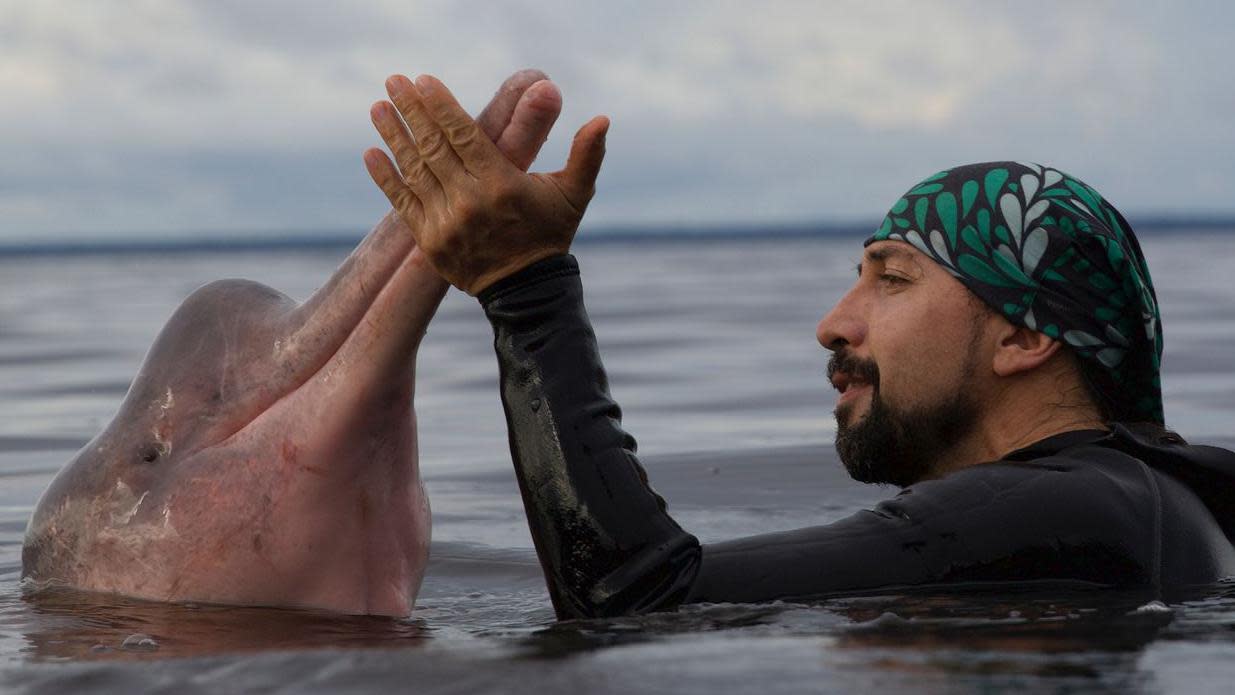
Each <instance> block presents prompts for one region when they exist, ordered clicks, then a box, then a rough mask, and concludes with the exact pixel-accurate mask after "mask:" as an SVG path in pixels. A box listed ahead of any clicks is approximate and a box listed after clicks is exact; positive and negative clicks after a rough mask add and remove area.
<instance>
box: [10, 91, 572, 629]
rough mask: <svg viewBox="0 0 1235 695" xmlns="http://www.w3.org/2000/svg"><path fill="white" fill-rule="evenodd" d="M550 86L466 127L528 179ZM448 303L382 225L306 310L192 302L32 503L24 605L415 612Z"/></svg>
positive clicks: (491, 109)
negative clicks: (432, 404)
mask: <svg viewBox="0 0 1235 695" xmlns="http://www.w3.org/2000/svg"><path fill="white" fill-rule="evenodd" d="M544 80H545V76H544V75H543V74H542V73H539V72H537V71H530V70H525V71H521V72H519V73H516V74H515V75H513V76H512V77H511V78H509V79H508V80H507V81H506V82H505V83H504V84H503V85H502V87H501V88H500V89H499V90H498V93H497V94H496V95H495V96H494V98H493V101H492V102H491V103H490V104H489V106H488V107H487V108H486V109H485V111H484V112H483V113H482V114H481V116H480V117H479V118H478V121H479V122H480V124H481V127H482V128H483V129H484V131H485V133H486V134H488V135H489V137H490V138H492V139H493V140H494V142H496V143H497V144H498V147H499V148H500V149H501V150H502V151H503V152H504V153H505V154H506V155H507V156H508V157H509V158H510V159H511V161H512V162H514V163H515V164H517V165H519V166H521V167H523V168H524V169H526V168H527V167H528V166H529V165H530V164H531V162H532V160H533V159H534V158H535V156H536V154H537V153H538V152H539V150H540V146H541V145H542V144H543V142H544V141H545V138H546V137H547V136H548V132H549V129H550V128H551V127H552V125H553V122H554V120H555V119H556V118H557V115H558V113H559V112H560V110H561V95H560V93H559V92H558V91H557V88H556V87H555V86H553V85H552V83H550V82H548V81H544ZM446 289H447V285H446V283H445V281H443V280H442V279H441V278H439V277H438V275H437V274H436V273H435V272H434V271H433V270H432V268H431V267H430V266H429V265H428V263H427V262H426V260H425V259H424V257H423V256H422V255H421V253H420V252H419V251H418V250H417V249H416V247H415V241H414V240H413V238H412V234H411V231H410V230H409V229H408V228H407V227H406V226H404V224H403V222H402V221H400V219H399V217H398V215H396V214H393V213H391V214H388V215H387V216H386V218H385V219H383V220H382V221H381V222H380V223H379V224H378V225H377V227H376V228H375V229H374V230H373V231H372V232H371V233H370V234H369V235H368V236H367V237H366V238H365V239H364V240H363V241H362V242H361V243H360V245H359V246H358V247H357V248H356V249H355V251H354V252H353V253H352V254H351V255H350V256H349V257H348V258H347V260H346V261H344V263H343V264H342V265H341V266H340V267H339V269H338V270H337V271H336V272H335V273H334V275H333V277H331V278H330V280H329V281H328V282H327V283H326V284H325V285H324V286H322V287H321V288H320V289H319V290H318V291H317V292H316V293H314V294H313V296H312V297H310V298H309V299H308V300H307V301H305V302H304V303H303V304H297V303H296V302H294V301H293V300H291V299H289V298H288V297H287V296H285V295H283V294H281V293H280V292H277V291H275V290H273V289H271V288H269V287H266V286H264V285H261V284H258V283H255V282H249V281H244V280H221V281H217V282H213V283H211V284H208V285H206V286H205V287H202V288H201V289H199V290H197V291H196V292H194V293H193V294H192V295H191V296H189V297H188V298H187V299H186V300H185V301H184V303H183V304H181V305H180V307H179V308H178V309H177V310H176V312H175V313H174V314H173V316H172V317H171V319H170V320H168V322H167V324H166V326H164V328H163V330H162V332H161V333H160V334H159V336H158V338H157V339H156V340H155V342H154V345H153V346H152V347H151V348H150V351H149V353H148V354H147V355H146V359H145V361H144V362H143V364H142V366H141V368H140V370H139V372H138V374H137V376H136V377H135V378H134V380H133V382H132V385H131V386H130V388H129V391H128V394H127V396H126V397H125V399H124V401H123V403H122V404H121V406H120V409H119V411H118V412H117V414H116V416H115V418H114V419H113V420H112V421H111V423H110V424H108V426H107V427H106V428H105V429H104V430H103V431H102V432H101V433H100V434H99V435H98V436H96V437H95V438H94V439H93V440H91V441H90V442H89V443H88V444H87V445H86V446H85V448H83V449H82V450H81V451H80V452H79V453H78V454H77V455H76V456H75V457H74V458H73V459H72V460H71V461H70V462H69V463H68V464H67V465H66V466H65V467H64V468H63V469H62V470H61V471H60V473H59V474H58V475H57V476H56V478H55V479H54V480H53V481H52V483H51V485H50V486H49V487H48V489H47V491H46V492H45V493H44V494H43V496H42V498H41V499H40V500H39V503H38V505H37V507H36V508H35V511H34V514H33V516H32V518H31V520H30V523H29V526H28V529H27V533H26V538H25V543H24V545H23V549H22V575H23V578H24V580H25V582H26V585H27V587H31V588H32V589H34V590H38V589H39V588H40V587H46V586H55V585H60V586H68V587H73V588H76V589H82V590H87V591H99V592H110V593H115V594H122V595H126V596H133V597H139V598H147V599H154V600H159V601H198V602H210V603H227V604H248V605H267V606H293V607H303V608H315V609H325V610H330V611H338V612H344V613H353V614H378V615H392V616H405V615H407V614H408V613H410V612H411V610H412V606H413V604H414V602H415V599H416V594H417V592H418V591H419V589H420V583H421V580H422V578H423V576H424V570H425V563H426V562H427V560H428V553H429V531H430V519H429V501H428V499H427V498H426V496H425V491H424V487H423V485H422V483H421V480H420V474H419V467H418V460H417V448H416V447H417V440H416V422H415V414H414V411H413V407H412V394H413V389H414V374H415V364H416V351H417V348H418V347H419V344H420V340H421V338H422V337H423V336H424V333H425V329H426V326H427V325H428V323H429V320H430V319H431V318H432V317H433V314H434V312H435V311H436V310H437V306H438V304H439V302H440V301H441V299H442V297H443V295H444V294H445V292H446Z"/></svg>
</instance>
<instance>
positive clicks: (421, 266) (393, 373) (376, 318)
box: [336, 252, 450, 382]
mask: <svg viewBox="0 0 1235 695" xmlns="http://www.w3.org/2000/svg"><path fill="white" fill-rule="evenodd" d="M449 287H450V285H448V284H447V283H446V281H445V280H443V279H442V278H441V276H439V275H438V274H437V271H435V270H433V267H432V266H430V265H429V262H428V259H426V258H425V257H424V255H423V254H420V253H416V252H413V253H411V254H409V255H408V256H407V258H405V259H404V260H403V263H402V264H401V265H400V266H399V268H398V270H396V271H395V273H394V275H393V276H392V277H391V280H390V282H389V283H387V285H386V286H385V287H384V288H382V291H381V293H380V294H378V296H377V299H376V300H374V302H373V304H372V306H370V307H369V310H368V311H367V312H366V313H365V315H364V317H363V318H362V319H361V320H360V322H359V323H358V324H357V326H356V330H355V331H353V332H352V334H351V335H350V336H349V337H348V339H347V340H346V341H345V342H344V344H343V346H342V347H340V348H339V352H338V353H337V356H336V361H337V363H338V364H340V365H348V366H346V367H344V368H346V369H349V370H350V371H352V372H353V373H354V371H355V370H357V369H362V370H364V371H365V372H367V374H366V375H365V376H362V377H360V378H361V379H366V378H367V379H371V380H375V381H379V382H381V381H391V380H401V379H408V378H410V377H411V375H412V374H413V373H414V368H415V362H416V350H417V349H418V348H419V346H420V340H421V339H422V338H423V337H424V335H425V330H426V329H427V328H428V326H429V322H430V321H431V320H432V319H433V315H434V314H435V313H436V312H437V308H438V306H439V305H440V304H441V302H442V298H443V297H444V296H445V295H446V290H447V289H448V288H449Z"/></svg>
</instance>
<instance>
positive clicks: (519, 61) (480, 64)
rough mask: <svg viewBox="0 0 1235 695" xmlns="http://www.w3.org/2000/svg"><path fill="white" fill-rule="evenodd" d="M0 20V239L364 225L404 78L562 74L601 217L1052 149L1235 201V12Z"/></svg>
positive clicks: (865, 191)
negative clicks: (377, 104) (389, 82)
mask: <svg viewBox="0 0 1235 695" xmlns="http://www.w3.org/2000/svg"><path fill="white" fill-rule="evenodd" d="M1190 9H1191V14H1187V13H1181V12H1178V11H1173V10H1169V8H1168V9H1159V8H1158V7H1157V6H1156V5H1154V4H1152V3H1113V2H1112V3H1085V4H1081V5H1078V4H1075V3H1052V2H1044V3H1033V4H1024V5H1005V4H1002V3H997V4H996V3H980V2H949V3H942V2H940V3H921V2H916V3H911V2H897V3H863V2H850V1H846V2H835V3H817V2H769V3H764V4H761V5H760V6H759V7H758V8H755V7H754V6H752V5H750V4H749V3H738V2H694V1H688V2H677V3H669V4H665V3H653V2H647V1H646V0H644V1H637V2H628V3H579V2H562V1H550V2H543V1H542V2H516V3H503V4H500V5H497V4H494V3H480V2H457V1H456V2H449V1H447V0H432V1H419V2H417V1H410V0H401V1H397V2H396V1H387V0H381V1H373V2H368V3H363V4H345V3H337V4H336V3H303V2H300V3H292V2H265V3H252V2H239V1H236V0H226V1H214V2H208V1H206V0H202V1H200V2H186V1H173V0H163V1H144V2H128V3H123V4H120V3H81V2H69V1H67V0H41V1H40V2H39V3H8V4H6V5H5V6H3V7H0V90H3V93H4V94H5V99H4V100H2V101H0V151H2V152H4V157H3V161H0V239H5V238H8V239H13V238H30V237H36V238H46V237H47V236H49V235H50V236H55V235H85V236H93V237H101V236H107V235H112V236H115V235H153V234H168V233H189V232H192V231H194V230H205V229H216V230H245V229H311V228H317V227H344V228H351V227H355V228H356V229H357V230H358V231H359V229H361V228H363V227H364V226H365V225H366V224H367V223H368V222H370V221H371V220H373V219H375V218H376V217H377V216H378V215H379V214H380V213H381V210H382V207H383V205H382V199H381V197H380V195H379V194H377V193H376V191H375V190H372V188H371V184H369V182H368V181H367V178H366V177H365V175H364V173H363V170H362V168H361V166H360V164H359V154H360V152H361V151H362V150H363V149H364V148H365V147H366V146H369V145H371V144H374V143H375V142H376V138H375V137H374V135H373V134H372V133H371V129H370V126H369V124H368V121H367V107H368V104H369V103H370V102H371V101H373V100H374V99H377V98H381V97H382V96H383V94H382V87H381V85H382V80H383V79H384V77H385V76H386V75H387V74H389V73H391V72H395V71H403V72H407V73H411V74H414V73H417V72H433V73H434V74H438V75H440V76H442V77H443V78H444V79H445V80H446V81H447V83H448V84H449V85H451V87H452V88H453V89H454V90H455V91H456V93H457V94H458V95H459V97H460V99H461V101H463V102H464V103H465V104H466V105H468V106H469V107H471V108H479V107H480V106H481V105H482V104H483V103H484V101H485V100H486V99H487V98H488V96H489V94H490V93H491V91H492V89H493V88H494V87H495V86H496V84H497V83H498V82H499V81H500V80H501V78H502V77H503V76H504V75H506V74H508V73H509V72H511V71H512V70H514V69H515V68H518V67H523V66H528V65H534V66H538V67H542V68H544V69H546V70H547V71H548V72H549V73H550V74H551V75H553V77H554V79H555V80H556V81H557V82H558V83H559V85H560V86H561V87H562V90H563V92H564V93H565V95H566V111H565V113H564V115H563V119H562V123H561V125H560V126H559V129H558V132H557V133H556V134H555V136H554V138H553V140H552V141H551V142H550V144H549V146H548V148H547V149H546V152H545V154H544V155H543V157H542V161H543V162H545V164H544V167H542V168H546V167H547V168H555V167H556V166H558V165H559V164H560V162H561V161H562V159H563V158H564V153H565V147H566V143H568V141H569V136H570V134H571V133H572V132H573V128H574V127H575V126H576V125H578V124H580V123H582V122H583V121H584V120H586V119H587V118H588V117H589V116H591V115H592V114H594V113H602V112H603V113H607V114H609V115H610V116H611V117H612V118H613V122H614V129H613V133H612V135H611V138H610V147H609V157H608V161H607V163H606V168H605V172H604V174H603V178H602V181H601V195H600V197H598V199H597V200H596V202H595V203H594V204H593V207H592V209H591V210H590V212H589V222H590V223H593V224H602V223H603V224H623V223H641V224H655V223H657V222H674V223H682V222H686V223H712V222H725V221H734V222H753V221H759V220H766V221H801V220H810V219H829V218H838V217H839V218H859V219H874V218H877V217H879V216H880V215H881V213H882V207H883V206H885V205H886V204H887V203H888V202H889V201H890V200H893V199H895V197H896V195H897V194H898V193H899V192H900V189H902V188H904V187H905V186H906V185H908V184H909V183H912V182H913V181H914V180H916V179H917V178H919V177H920V176H922V175H923V174H925V173H928V172H930V171H933V170H937V169H939V168H941V167H943V166H947V165H950V164H955V163H958V162H962V161H977V160H982V159H996V158H1000V159H1002V158H1016V159H1020V158H1028V159H1035V160H1043V161H1049V162H1051V163H1053V164H1056V165H1058V166H1061V167H1063V168H1064V169H1067V170H1070V171H1072V172H1073V173H1076V174H1078V175H1080V176H1081V177H1082V178H1085V179H1086V180H1088V181H1089V182H1090V183H1091V184H1093V185H1095V186H1097V187H1098V188H1100V189H1101V190H1103V191H1104V193H1106V194H1107V195H1108V197H1110V198H1112V199H1114V200H1115V201H1117V202H1119V203H1121V204H1122V207H1124V208H1126V210H1125V211H1127V210H1132V211H1137V210H1144V211H1168V212H1169V211H1182V212H1189V211H1192V212H1195V211H1204V212H1210V211H1225V212H1232V211H1235V206H1233V205H1232V204H1231V203H1229V202H1227V199H1228V198H1229V192H1230V191H1231V190H1232V188H1233V187H1235V157H1232V156H1231V155H1232V154H1235V134H1233V132H1232V131H1233V129H1231V128H1230V126H1229V123H1231V122H1232V120H1233V119H1235V98H1233V97H1232V96H1231V94H1232V93H1235V90H1233V89H1232V88H1231V87H1232V85H1231V84H1230V78H1229V77H1227V75H1229V74H1230V73H1231V72H1232V70H1231V68H1232V67H1233V66H1232V65H1231V62H1232V61H1231V59H1230V58H1229V57H1228V56H1227V55H1226V52H1225V49H1224V47H1225V42H1226V39H1225V38H1224V36H1223V31H1222V27H1228V26H1230V22H1231V19H1232V16H1231V15H1232V13H1233V12H1235V10H1231V9H1229V8H1228V7H1227V6H1226V5H1224V4H1222V3H1210V4H1198V5H1194V6H1190Z"/></svg>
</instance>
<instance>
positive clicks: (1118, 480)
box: [881, 443, 1157, 527]
mask: <svg viewBox="0 0 1235 695" xmlns="http://www.w3.org/2000/svg"><path fill="white" fill-rule="evenodd" d="M1153 475H1154V473H1153V471H1152V470H1151V469H1150V468H1149V467H1148V466H1147V465H1146V464H1145V463H1144V462H1143V461H1141V460H1140V459H1138V458H1137V457H1136V456H1134V455H1132V454H1129V453H1127V452H1124V451H1120V450H1118V449H1112V448H1110V447H1105V446H1102V445H1101V444H1099V443H1086V444H1078V445H1074V446H1069V447H1066V448H1063V449H1059V450H1056V451H1053V452H1050V453H1043V454H1042V455H1039V456H1034V457H1031V458H1023V459H1016V460H999V461H992V462H989V463H983V464H979V465H975V466H969V467H967V468H964V469H961V470H959V471H956V472H954V473H952V474H950V475H948V476H946V477H943V478H939V479H936V480H927V481H923V482H920V483H917V484H914V485H911V486H909V487H907V488H905V489H904V490H902V491H901V492H900V494H898V495H897V496H896V497H894V498H892V499H891V500H888V501H887V502H885V503H883V505H881V506H882V507H884V508H885V509H891V510H897V511H900V512H904V513H910V514H913V515H914V516H919V517H927V516H930V517H937V516H945V517H953V518H955V517H958V516H960V517H966V516H968V517H974V518H979V517H980V518H984V519H987V520H990V521H991V522H992V523H994V522H999V521H1000V520H1009V522H1010V523H1024V522H1025V521H1026V520H1027V519H1030V518H1032V519H1039V520H1041V521H1042V522H1043V523H1046V522H1049V523H1050V525H1061V526H1066V525H1068V524H1085V525H1089V526H1091V527H1092V525H1093V524H1095V523H1100V522H1101V519H1103V518H1105V519H1107V520H1108V521H1109V522H1110V525H1111V526H1112V527H1126V526H1128V525H1129V524H1131V525H1137V524H1138V523H1139V520H1140V519H1141V518H1142V517H1143V516H1144V510H1145V509H1147V508H1152V505H1153V503H1154V501H1155V498H1156V495H1157V486H1156V485H1155V484H1154V482H1153Z"/></svg>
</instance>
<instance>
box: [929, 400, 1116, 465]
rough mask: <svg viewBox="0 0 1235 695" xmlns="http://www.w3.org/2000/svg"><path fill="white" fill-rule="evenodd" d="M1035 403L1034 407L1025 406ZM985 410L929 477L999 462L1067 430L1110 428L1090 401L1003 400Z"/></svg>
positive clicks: (939, 460) (942, 458) (942, 457)
mask: <svg viewBox="0 0 1235 695" xmlns="http://www.w3.org/2000/svg"><path fill="white" fill-rule="evenodd" d="M1026 403H1034V404H1035V405H1034V407H1026V406H1025V404H1026ZM994 405H995V407H991V408H989V409H987V410H984V412H983V416H982V418H981V421H980V422H979V423H978V424H977V425H976V426H975V427H974V429H973V431H972V432H971V433H970V434H969V436H967V437H965V438H963V439H962V440H961V441H959V442H957V444H956V446H954V447H952V448H951V449H950V450H949V451H948V452H947V453H946V454H945V455H943V456H941V457H939V459H938V462H937V464H936V465H935V466H933V467H932V468H931V473H930V475H928V476H927V477H928V478H942V477H944V476H946V475H948V474H950V473H954V472H956V471H958V470H960V469H962V468H968V467H970V466H975V465H978V464H981V463H990V462H992V461H998V460H1000V459H1002V458H1004V457H1005V456H1007V455H1008V454H1010V453H1012V452H1013V451H1016V450H1017V449H1023V448H1025V447H1027V446H1029V445H1031V444H1034V443H1036V442H1040V441H1042V440H1043V439H1046V438H1048V437H1053V436H1055V435H1057V434H1063V433H1064V432H1074V431H1076V430H1105V429H1108V427H1107V426H1106V424H1105V423H1104V422H1103V421H1102V419H1101V417H1100V416H1099V414H1098V412H1097V411H1096V409H1095V408H1093V406H1091V405H1089V404H1088V403H1084V404H1075V405H1073V404H1067V405H1065V404H1061V403H1059V402H1051V400H1050V399H1015V400H1014V399H1000V402H997V403H996V404H994Z"/></svg>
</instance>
